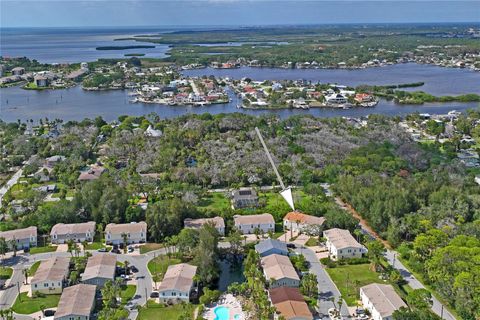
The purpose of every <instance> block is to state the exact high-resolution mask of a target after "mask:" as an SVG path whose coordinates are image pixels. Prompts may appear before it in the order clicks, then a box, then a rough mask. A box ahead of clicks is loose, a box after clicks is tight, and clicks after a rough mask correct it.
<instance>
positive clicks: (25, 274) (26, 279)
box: [22, 268, 28, 284]
mask: <svg viewBox="0 0 480 320" xmlns="http://www.w3.org/2000/svg"><path fill="white" fill-rule="evenodd" d="M22 272H23V276H24V277H25V284H28V269H27V268H25V269H23V270H22Z"/></svg>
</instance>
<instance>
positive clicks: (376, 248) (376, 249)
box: [367, 240, 386, 271]
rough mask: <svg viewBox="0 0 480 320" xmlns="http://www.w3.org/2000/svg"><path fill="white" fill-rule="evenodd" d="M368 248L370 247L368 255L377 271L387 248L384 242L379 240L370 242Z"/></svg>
mask: <svg viewBox="0 0 480 320" xmlns="http://www.w3.org/2000/svg"><path fill="white" fill-rule="evenodd" d="M367 249H368V256H369V257H370V259H371V260H372V269H373V270H374V271H376V270H377V267H378V265H379V264H380V260H381V259H382V258H383V254H384V252H385V250H386V249H385V247H384V245H383V243H381V242H380V241H379V240H374V241H370V242H368V243H367Z"/></svg>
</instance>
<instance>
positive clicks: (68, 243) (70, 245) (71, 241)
mask: <svg viewBox="0 0 480 320" xmlns="http://www.w3.org/2000/svg"><path fill="white" fill-rule="evenodd" d="M67 246H68V249H67V251H68V252H70V254H71V255H72V257H73V250H74V246H75V243H74V242H73V240H72V239H68V240H67Z"/></svg>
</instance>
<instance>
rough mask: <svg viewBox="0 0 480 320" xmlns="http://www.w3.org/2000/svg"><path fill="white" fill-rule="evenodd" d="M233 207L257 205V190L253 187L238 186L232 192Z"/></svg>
mask: <svg viewBox="0 0 480 320" xmlns="http://www.w3.org/2000/svg"><path fill="white" fill-rule="evenodd" d="M232 206H233V208H234V209H241V208H252V207H257V206H258V196H257V192H256V191H255V189H253V188H240V189H238V190H234V191H233V192H232Z"/></svg>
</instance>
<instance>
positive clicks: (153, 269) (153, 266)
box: [147, 255, 182, 277]
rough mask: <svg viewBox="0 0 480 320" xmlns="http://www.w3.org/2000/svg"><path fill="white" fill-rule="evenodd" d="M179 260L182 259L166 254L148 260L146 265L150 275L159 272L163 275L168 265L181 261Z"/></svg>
mask: <svg viewBox="0 0 480 320" xmlns="http://www.w3.org/2000/svg"><path fill="white" fill-rule="evenodd" d="M181 262H182V261H181V260H180V259H177V258H173V257H172V258H168V256H166V255H160V256H158V257H156V258H155V259H152V260H150V261H149V262H148V265H147V267H148V270H149V271H150V273H151V274H152V275H154V274H155V273H159V274H161V275H162V277H163V275H164V274H165V272H166V271H167V268H168V266H170V265H172V264H177V263H181Z"/></svg>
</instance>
